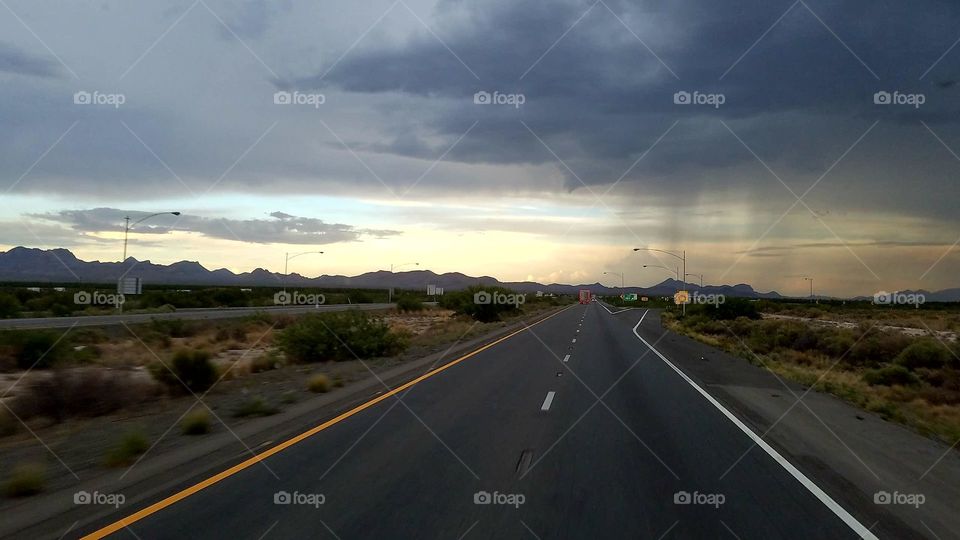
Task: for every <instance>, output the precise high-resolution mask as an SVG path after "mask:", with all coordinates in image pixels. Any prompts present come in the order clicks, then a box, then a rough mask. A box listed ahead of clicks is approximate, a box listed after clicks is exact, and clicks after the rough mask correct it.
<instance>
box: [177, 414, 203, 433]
mask: <svg viewBox="0 0 960 540" xmlns="http://www.w3.org/2000/svg"><path fill="white" fill-rule="evenodd" d="M209 431H210V415H209V414H208V413H207V411H206V409H195V410H193V411H190V412H189V413H187V415H186V416H184V417H183V421H182V422H181V423H180V432H181V433H183V434H184V435H203V434H204V433H207V432H209Z"/></svg>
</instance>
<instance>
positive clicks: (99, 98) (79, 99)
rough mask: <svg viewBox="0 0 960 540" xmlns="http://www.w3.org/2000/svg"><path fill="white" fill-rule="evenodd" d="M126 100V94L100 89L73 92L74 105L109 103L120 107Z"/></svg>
mask: <svg viewBox="0 0 960 540" xmlns="http://www.w3.org/2000/svg"><path fill="white" fill-rule="evenodd" d="M126 102H127V96H126V95H124V94H107V93H104V92H100V91H99V90H94V91H93V92H87V91H86V90H80V91H79V92H76V93H75V94H73V104H74V105H107V106H111V107H113V108H114V109H119V108H120V106H121V105H123V104H124V103H126Z"/></svg>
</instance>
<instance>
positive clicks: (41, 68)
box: [0, 41, 62, 77]
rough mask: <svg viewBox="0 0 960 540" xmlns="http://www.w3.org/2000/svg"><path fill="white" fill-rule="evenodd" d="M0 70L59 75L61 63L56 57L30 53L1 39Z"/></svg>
mask: <svg viewBox="0 0 960 540" xmlns="http://www.w3.org/2000/svg"><path fill="white" fill-rule="evenodd" d="M0 72H4V73H13V74H16V75H30V76H33V77H59V76H61V75H62V73H61V69H60V64H58V63H57V62H56V61H55V60H54V59H52V58H47V57H42V56H35V55H32V54H28V53H26V52H24V51H22V50H20V49H18V48H17V47H15V46H13V45H10V44H9V43H4V42H2V41H0Z"/></svg>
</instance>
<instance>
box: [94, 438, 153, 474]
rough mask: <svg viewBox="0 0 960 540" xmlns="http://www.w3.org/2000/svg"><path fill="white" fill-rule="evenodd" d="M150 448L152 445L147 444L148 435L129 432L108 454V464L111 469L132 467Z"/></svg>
mask: <svg viewBox="0 0 960 540" xmlns="http://www.w3.org/2000/svg"><path fill="white" fill-rule="evenodd" d="M149 447H150V443H149V442H147V437H146V435H144V434H143V433H142V432H140V431H138V430H134V431H128V432H127V433H125V434H124V435H123V436H122V437H120V440H119V441H117V443H116V444H115V445H114V446H113V448H111V449H110V451H109V452H107V457H106V460H105V461H106V464H107V465H108V466H110V467H122V466H124V465H130V464H131V463H133V462H134V461H135V460H136V459H137V456H139V455H140V454H142V453H144V452H146V451H147V448H149Z"/></svg>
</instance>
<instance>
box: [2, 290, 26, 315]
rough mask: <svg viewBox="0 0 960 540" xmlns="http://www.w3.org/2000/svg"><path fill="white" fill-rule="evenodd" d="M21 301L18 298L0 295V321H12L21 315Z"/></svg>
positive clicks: (5, 294)
mask: <svg viewBox="0 0 960 540" xmlns="http://www.w3.org/2000/svg"><path fill="white" fill-rule="evenodd" d="M21 308H22V306H21V305H20V301H19V300H17V297H16V296H13V295H12V294H7V293H0V319H10V318H13V317H17V316H19V315H20V309H21Z"/></svg>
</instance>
